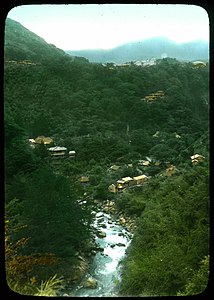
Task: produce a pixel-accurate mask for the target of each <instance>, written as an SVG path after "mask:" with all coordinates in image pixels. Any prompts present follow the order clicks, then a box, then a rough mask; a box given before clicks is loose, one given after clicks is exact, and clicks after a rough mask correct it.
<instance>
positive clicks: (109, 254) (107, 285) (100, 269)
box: [67, 211, 132, 297]
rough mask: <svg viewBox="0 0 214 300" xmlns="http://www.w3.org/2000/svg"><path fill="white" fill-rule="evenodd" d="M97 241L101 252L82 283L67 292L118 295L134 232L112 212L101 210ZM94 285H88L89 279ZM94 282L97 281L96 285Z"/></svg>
mask: <svg viewBox="0 0 214 300" xmlns="http://www.w3.org/2000/svg"><path fill="white" fill-rule="evenodd" d="M93 226H94V229H95V231H96V237H95V242H96V244H97V246H98V247H100V249H101V251H98V252H96V254H95V255H94V257H93V259H92V262H91V263H90V267H89V270H88V272H87V274H85V276H84V277H83V279H82V280H81V282H80V283H79V284H78V285H77V286H76V287H75V288H74V289H73V290H72V291H70V293H67V294H68V296H73V297H115V296H118V295H117V292H118V284H119V282H120V274H121V265H120V262H121V260H122V259H123V258H124V256H125V253H126V249H127V247H128V245H129V244H130V242H131V238H132V234H131V233H130V232H129V231H128V230H127V229H126V228H125V227H124V226H122V225H120V224H119V222H118V220H117V219H116V218H115V217H114V216H113V215H111V214H109V213H105V212H102V211H99V212H97V213H96V215H95V221H94V224H93ZM90 280H91V287H90V286H88V287H86V286H87V282H89V283H90ZM92 283H93V284H92Z"/></svg>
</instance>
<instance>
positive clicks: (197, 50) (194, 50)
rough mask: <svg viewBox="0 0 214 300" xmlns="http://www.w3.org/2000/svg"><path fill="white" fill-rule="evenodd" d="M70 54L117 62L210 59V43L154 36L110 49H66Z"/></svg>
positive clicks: (92, 60) (90, 59)
mask: <svg viewBox="0 0 214 300" xmlns="http://www.w3.org/2000/svg"><path fill="white" fill-rule="evenodd" d="M66 52H67V53H68V54H71V55H76V56H84V57H86V58H87V59H89V61H91V62H102V63H106V62H115V63H123V62H127V61H135V60H145V59H150V58H152V57H155V58H162V56H168V57H173V58H176V59H178V60H186V61H191V60H196V59H197V60H198V59H201V60H208V56H209V50H208V43H207V42H205V41H200V40H199V41H194V42H189V43H182V44H177V43H175V42H173V41H171V40H169V39H166V38H162V37H160V38H152V39H148V40H143V41H137V42H133V43H127V44H124V45H121V46H119V47H116V48H113V49H110V50H97V49H94V50H80V51H72V50H68V51H66Z"/></svg>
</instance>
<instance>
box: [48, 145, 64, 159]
mask: <svg viewBox="0 0 214 300" xmlns="http://www.w3.org/2000/svg"><path fill="white" fill-rule="evenodd" d="M48 150H49V152H50V154H51V156H53V157H63V156H65V155H66V152H67V148H65V147H59V146H55V147H50V148H48Z"/></svg>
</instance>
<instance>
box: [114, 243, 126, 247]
mask: <svg viewBox="0 0 214 300" xmlns="http://www.w3.org/2000/svg"><path fill="white" fill-rule="evenodd" d="M116 245H117V246H119V247H125V246H126V245H125V244H123V243H117V244H116Z"/></svg>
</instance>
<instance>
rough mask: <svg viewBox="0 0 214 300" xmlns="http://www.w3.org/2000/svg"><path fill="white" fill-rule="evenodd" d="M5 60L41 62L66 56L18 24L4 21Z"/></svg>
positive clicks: (7, 20) (9, 20)
mask: <svg viewBox="0 0 214 300" xmlns="http://www.w3.org/2000/svg"><path fill="white" fill-rule="evenodd" d="M4 54H5V60H31V61H36V62H41V61H42V60H44V59H47V58H53V57H60V56H62V55H63V56H67V55H66V54H65V52H64V51H63V50H61V49H58V48H56V47H55V46H54V45H51V44H48V43H46V42H45V40H44V39H42V38H41V37H39V36H37V35H36V34H35V33H33V32H31V31H29V30H28V29H26V28H25V27H24V26H22V25H21V24H20V23H19V22H16V21H14V20H11V19H9V18H7V19H6V22H5V47H4Z"/></svg>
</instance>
